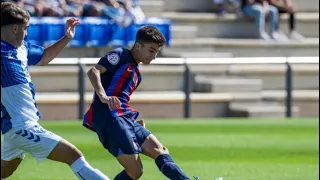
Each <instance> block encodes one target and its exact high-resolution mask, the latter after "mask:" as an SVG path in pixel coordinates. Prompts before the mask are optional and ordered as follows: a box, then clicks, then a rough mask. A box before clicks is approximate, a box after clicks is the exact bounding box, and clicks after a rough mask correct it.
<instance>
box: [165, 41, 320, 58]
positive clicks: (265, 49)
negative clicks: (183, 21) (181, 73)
mask: <svg viewBox="0 0 320 180" xmlns="http://www.w3.org/2000/svg"><path fill="white" fill-rule="evenodd" d="M195 48H196V49H206V51H207V52H208V51H209V50H210V48H212V49H211V50H212V51H211V52H214V51H216V52H226V53H231V54H232V55H233V56H234V57H290V56H297V57H301V56H319V38H306V39H304V40H303V41H294V40H292V41H286V42H277V41H269V42H267V41H263V40H258V39H225V38H208V37H207V38H194V39H172V40H171V46H170V47H168V48H165V49H163V54H164V55H165V54H166V51H170V52H174V51H177V52H190V51H191V50H192V49H195ZM248 49H250V53H248Z"/></svg>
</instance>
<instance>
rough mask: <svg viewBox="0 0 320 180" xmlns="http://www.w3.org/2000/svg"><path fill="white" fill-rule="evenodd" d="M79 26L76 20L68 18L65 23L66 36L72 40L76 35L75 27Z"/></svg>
mask: <svg viewBox="0 0 320 180" xmlns="http://www.w3.org/2000/svg"><path fill="white" fill-rule="evenodd" d="M78 24H80V21H79V20H78V19H76V18H70V19H68V20H67V22H66V36H67V38H70V39H72V38H73V37H74V35H75V33H76V28H75V27H76V26H77V25H78Z"/></svg>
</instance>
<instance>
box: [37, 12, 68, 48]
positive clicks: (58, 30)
mask: <svg viewBox="0 0 320 180" xmlns="http://www.w3.org/2000/svg"><path fill="white" fill-rule="evenodd" d="M41 22H42V24H43V38H44V45H45V46H48V45H51V44H53V43H55V42H56V41H57V40H58V39H60V38H61V37H62V36H64V34H65V22H64V20H63V19H61V18H55V17H43V18H42V20H41Z"/></svg>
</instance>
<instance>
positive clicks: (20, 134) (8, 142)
mask: <svg viewBox="0 0 320 180" xmlns="http://www.w3.org/2000/svg"><path fill="white" fill-rule="evenodd" d="M61 139H62V138H61V137H60V136H58V135H56V134H54V133H52V132H50V131H47V130H45V129H44V128H42V127H41V126H40V125H39V124H38V123H34V124H32V125H28V126H25V127H22V128H12V129H11V130H9V131H8V132H6V133H5V134H4V138H3V142H2V146H1V159H2V160H5V161H10V160H12V159H16V158H20V159H24V157H25V153H29V154H31V155H32V156H33V157H34V158H36V159H37V160H38V161H39V162H41V161H43V160H44V159H46V158H47V157H48V155H49V154H50V153H51V151H52V150H53V148H54V147H55V146H56V145H57V144H58V142H59V141H60V140H61Z"/></svg>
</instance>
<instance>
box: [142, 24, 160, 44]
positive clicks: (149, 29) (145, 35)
mask: <svg viewBox="0 0 320 180" xmlns="http://www.w3.org/2000/svg"><path fill="white" fill-rule="evenodd" d="M136 42H138V43H141V44H144V43H157V44H159V46H163V45H165V44H166V38H165V37H164V36H163V34H162V33H161V32H160V31H159V30H158V29H157V28H156V27H154V26H142V27H141V28H139V30H138V32H137V35H136Z"/></svg>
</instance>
